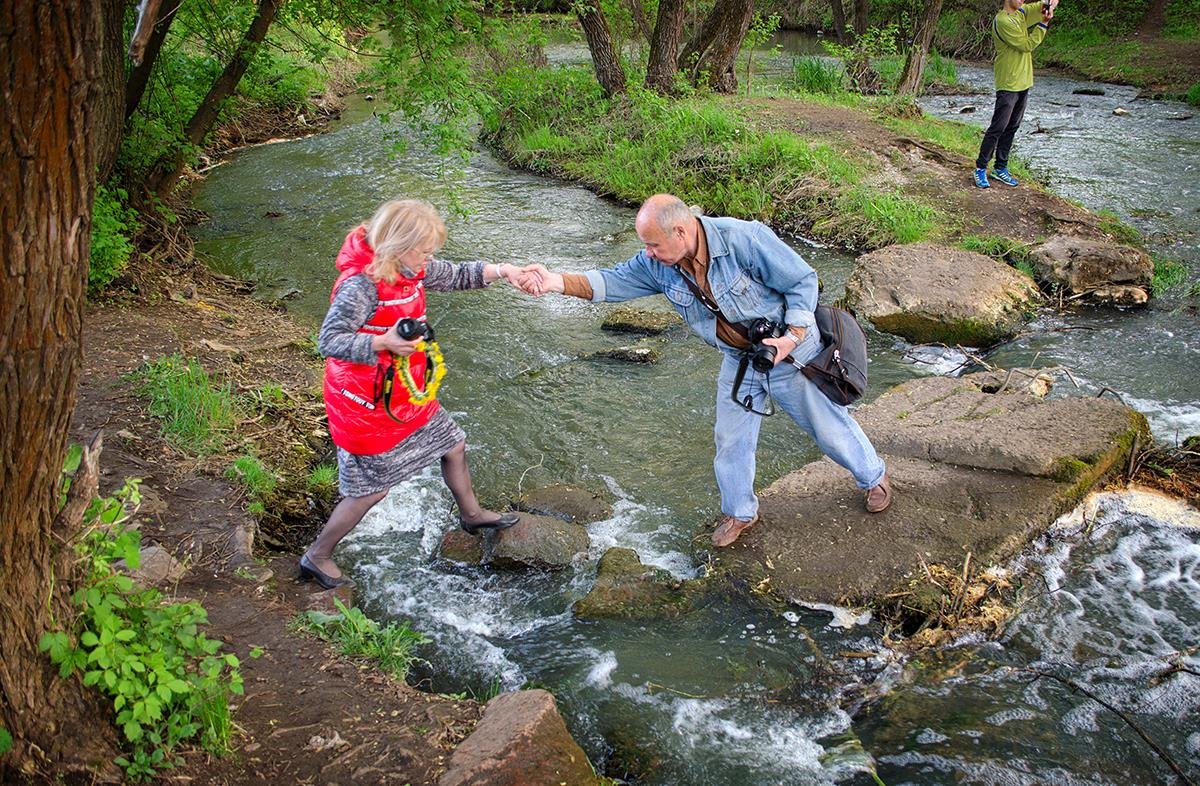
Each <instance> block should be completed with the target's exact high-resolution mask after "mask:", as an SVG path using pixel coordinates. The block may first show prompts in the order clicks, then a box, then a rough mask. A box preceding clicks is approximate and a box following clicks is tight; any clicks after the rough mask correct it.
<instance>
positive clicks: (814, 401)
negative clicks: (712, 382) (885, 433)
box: [713, 328, 884, 519]
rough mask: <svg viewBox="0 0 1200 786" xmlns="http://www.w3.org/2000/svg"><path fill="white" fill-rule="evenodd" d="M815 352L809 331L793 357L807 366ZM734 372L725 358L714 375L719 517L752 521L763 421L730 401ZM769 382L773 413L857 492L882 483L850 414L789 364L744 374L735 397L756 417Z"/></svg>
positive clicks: (875, 459)
mask: <svg viewBox="0 0 1200 786" xmlns="http://www.w3.org/2000/svg"><path fill="white" fill-rule="evenodd" d="M820 349H821V342H820V337H819V335H818V334H817V331H816V330H814V329H811V328H810V329H809V330H808V333H807V335H806V336H805V337H804V341H803V342H802V343H801V344H800V346H799V347H797V348H796V351H795V352H794V353H792V357H794V358H795V359H796V360H798V361H800V362H806V361H808V360H809V359H811V358H812V357H814V356H815V355H816V354H817V353H818V352H819V351H820ZM737 367H738V360H737V358H736V357H733V356H731V355H728V354H726V355H725V360H724V362H723V363H722V364H721V372H720V373H719V374H718V375H717V424H716V428H715V429H714V435H715V437H716V443H717V454H716V458H715V459H714V460H713V470H714V472H715V473H716V476H717V487H718V488H719V489H720V490H721V511H722V512H723V513H725V514H726V515H729V516H736V517H737V518H739V519H751V518H753V517H754V516H755V514H757V513H758V497H757V496H755V494H754V470H755V460H754V454H755V451H756V450H757V448H758V432H759V429H760V428H761V427H762V416H761V415H755V414H754V413H753V412H747V411H746V410H744V409H742V408H741V407H739V406H738V405H737V404H735V403H733V401H732V400H731V398H730V395H731V393H732V391H733V380H734V375H735V374H736V373H737ZM768 377H769V378H770V390H771V397H772V398H773V399H774V400H775V405H776V407H777V409H779V410H782V411H783V412H786V413H787V414H788V415H789V416H790V417H791V418H792V420H794V421H796V425H798V426H800V428H802V429H804V431H805V433H807V434H808V435H809V436H810V437H812V438H813V440H815V441H816V443H817V447H819V448H820V449H821V452H822V453H824V454H825V455H826V456H828V457H829V458H831V459H833V460H834V461H835V462H837V463H838V464H840V465H841V466H843V467H845V468H846V469H848V470H850V474H852V475H853V476H854V480H855V482H856V483H858V487H859V488H861V489H869V488H872V487H874V486H877V485H879V482H880V480H882V479H883V471H884V466H883V460H882V459H881V458H879V454H878V453H876V452H875V448H874V447H873V446H872V445H871V441H870V440H869V439H867V435H866V434H864V433H863V430H862V428H860V427H859V425H858V423H857V422H855V420H854V418H853V417H851V416H850V411H849V410H848V409H847V408H846V407H844V406H842V405H840V404H835V403H833V402H832V401H830V400H829V399H828V398H826V396H825V394H824V393H822V392H821V391H820V389H819V388H817V386H816V385H814V384H812V383H811V382H809V381H808V378H807V377H805V376H804V375H803V374H801V373H800V370H799V369H797V368H796V367H795V366H793V365H792V364H791V363H786V362H784V363H780V364H779V365H778V366H776V367H775V368H774V369H772V370H771V372H770V373H769V374H759V373H757V372H756V371H754V369H752V368H750V369H747V370H746V377H745V379H743V380H742V387H741V389H740V390H739V391H738V397H739V398H742V399H745V397H746V395H747V394H749V395H750V396H751V398H752V401H753V404H754V408H755V409H757V410H759V411H761V410H762V409H763V407H764V406H765V405H766V398H767V388H766V383H767V379H768Z"/></svg>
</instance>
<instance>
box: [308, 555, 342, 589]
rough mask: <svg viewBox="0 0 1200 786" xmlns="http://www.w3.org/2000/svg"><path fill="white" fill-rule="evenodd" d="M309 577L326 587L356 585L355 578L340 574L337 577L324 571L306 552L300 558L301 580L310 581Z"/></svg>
mask: <svg viewBox="0 0 1200 786" xmlns="http://www.w3.org/2000/svg"><path fill="white" fill-rule="evenodd" d="M309 579H312V580H313V581H315V582H317V583H318V584H320V585H321V586H322V587H324V588H325V589H336V588H338V587H353V586H354V579H351V578H347V577H345V576H339V577H338V578H336V579H335V578H334V577H333V576H330V575H329V574H327V573H324V572H323V571H322V570H321V569H320V568H318V567H317V566H316V565H314V564H313V563H312V560H310V559H309V558H308V555H307V554H305V555H304V556H302V557H301V558H300V580H301V581H308V580H309Z"/></svg>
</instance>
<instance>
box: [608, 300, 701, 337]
mask: <svg viewBox="0 0 1200 786" xmlns="http://www.w3.org/2000/svg"><path fill="white" fill-rule="evenodd" d="M682 324H683V317H681V316H679V314H677V313H675V312H674V311H650V310H648V309H642V308H631V307H629V306H622V307H621V308H615V309H613V310H612V311H610V312H609V313H608V316H606V317H605V318H604V322H602V323H601V324H600V329H601V330H611V331H613V332H614V333H644V334H646V335H651V336H656V335H658V334H659V333H665V332H666V331H668V330H670V329H671V328H673V327H675V326H676V325H682Z"/></svg>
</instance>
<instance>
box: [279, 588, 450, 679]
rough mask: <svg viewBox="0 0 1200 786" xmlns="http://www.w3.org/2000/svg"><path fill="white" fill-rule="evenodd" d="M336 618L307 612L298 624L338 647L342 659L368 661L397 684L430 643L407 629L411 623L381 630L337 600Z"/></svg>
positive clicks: (384, 627) (387, 626) (378, 625)
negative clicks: (419, 653)
mask: <svg viewBox="0 0 1200 786" xmlns="http://www.w3.org/2000/svg"><path fill="white" fill-rule="evenodd" d="M333 604H334V606H336V607H337V610H338V613H337V614H326V613H325V612H322V611H306V612H304V613H303V614H301V615H300V616H298V617H297V618H296V620H295V623H294V624H295V626H296V627H297V628H299V629H301V630H307V631H309V632H311V633H315V634H317V635H318V636H320V637H321V638H323V639H325V640H326V641H329V642H333V643H334V644H336V645H338V647H339V648H340V649H341V652H342V654H343V655H349V656H351V657H362V658H369V659H371V660H374V661H377V662H378V663H379V666H380V668H382V669H383V670H384V671H385V672H387V673H388V674H390V675H392V676H393V677H395V678H396V679H398V680H403V679H404V678H405V677H407V676H408V672H409V669H411V668H412V665H413V663H415V662H416V661H417V660H418V658H417V657H416V655H415V654H413V651H414V650H415V649H416V648H417V647H419V646H420V645H422V644H427V643H428V642H429V639H428V638H426V637H425V636H424V635H423V634H421V633H418V632H416V631H414V630H412V629H411V628H409V627H408V623H406V622H402V623H399V624H397V623H395V622H389V623H388V624H387V625H383V626H380V624H379V623H378V622H376V621H375V620H372V619H370V618H368V617H367V615H365V614H363V613H362V611H361V610H360V609H357V608H349V607H347V606H346V605H345V604H344V603H342V602H341V601H340V600H338V599H337V598H334V600H333Z"/></svg>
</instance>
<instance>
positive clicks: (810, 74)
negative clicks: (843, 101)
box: [787, 56, 846, 95]
mask: <svg viewBox="0 0 1200 786" xmlns="http://www.w3.org/2000/svg"><path fill="white" fill-rule="evenodd" d="M787 84H788V86H789V87H791V88H792V89H793V90H797V91H799V92H801V93H821V94H825V95H837V94H838V93H843V92H845V90H846V71H845V69H843V68H842V64H841V63H839V62H837V61H835V60H830V59H829V58H824V57H813V56H809V57H801V58H800V59H798V60H796V62H795V64H794V65H793V66H792V74H791V78H790V79H789V80H788V83H787Z"/></svg>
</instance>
